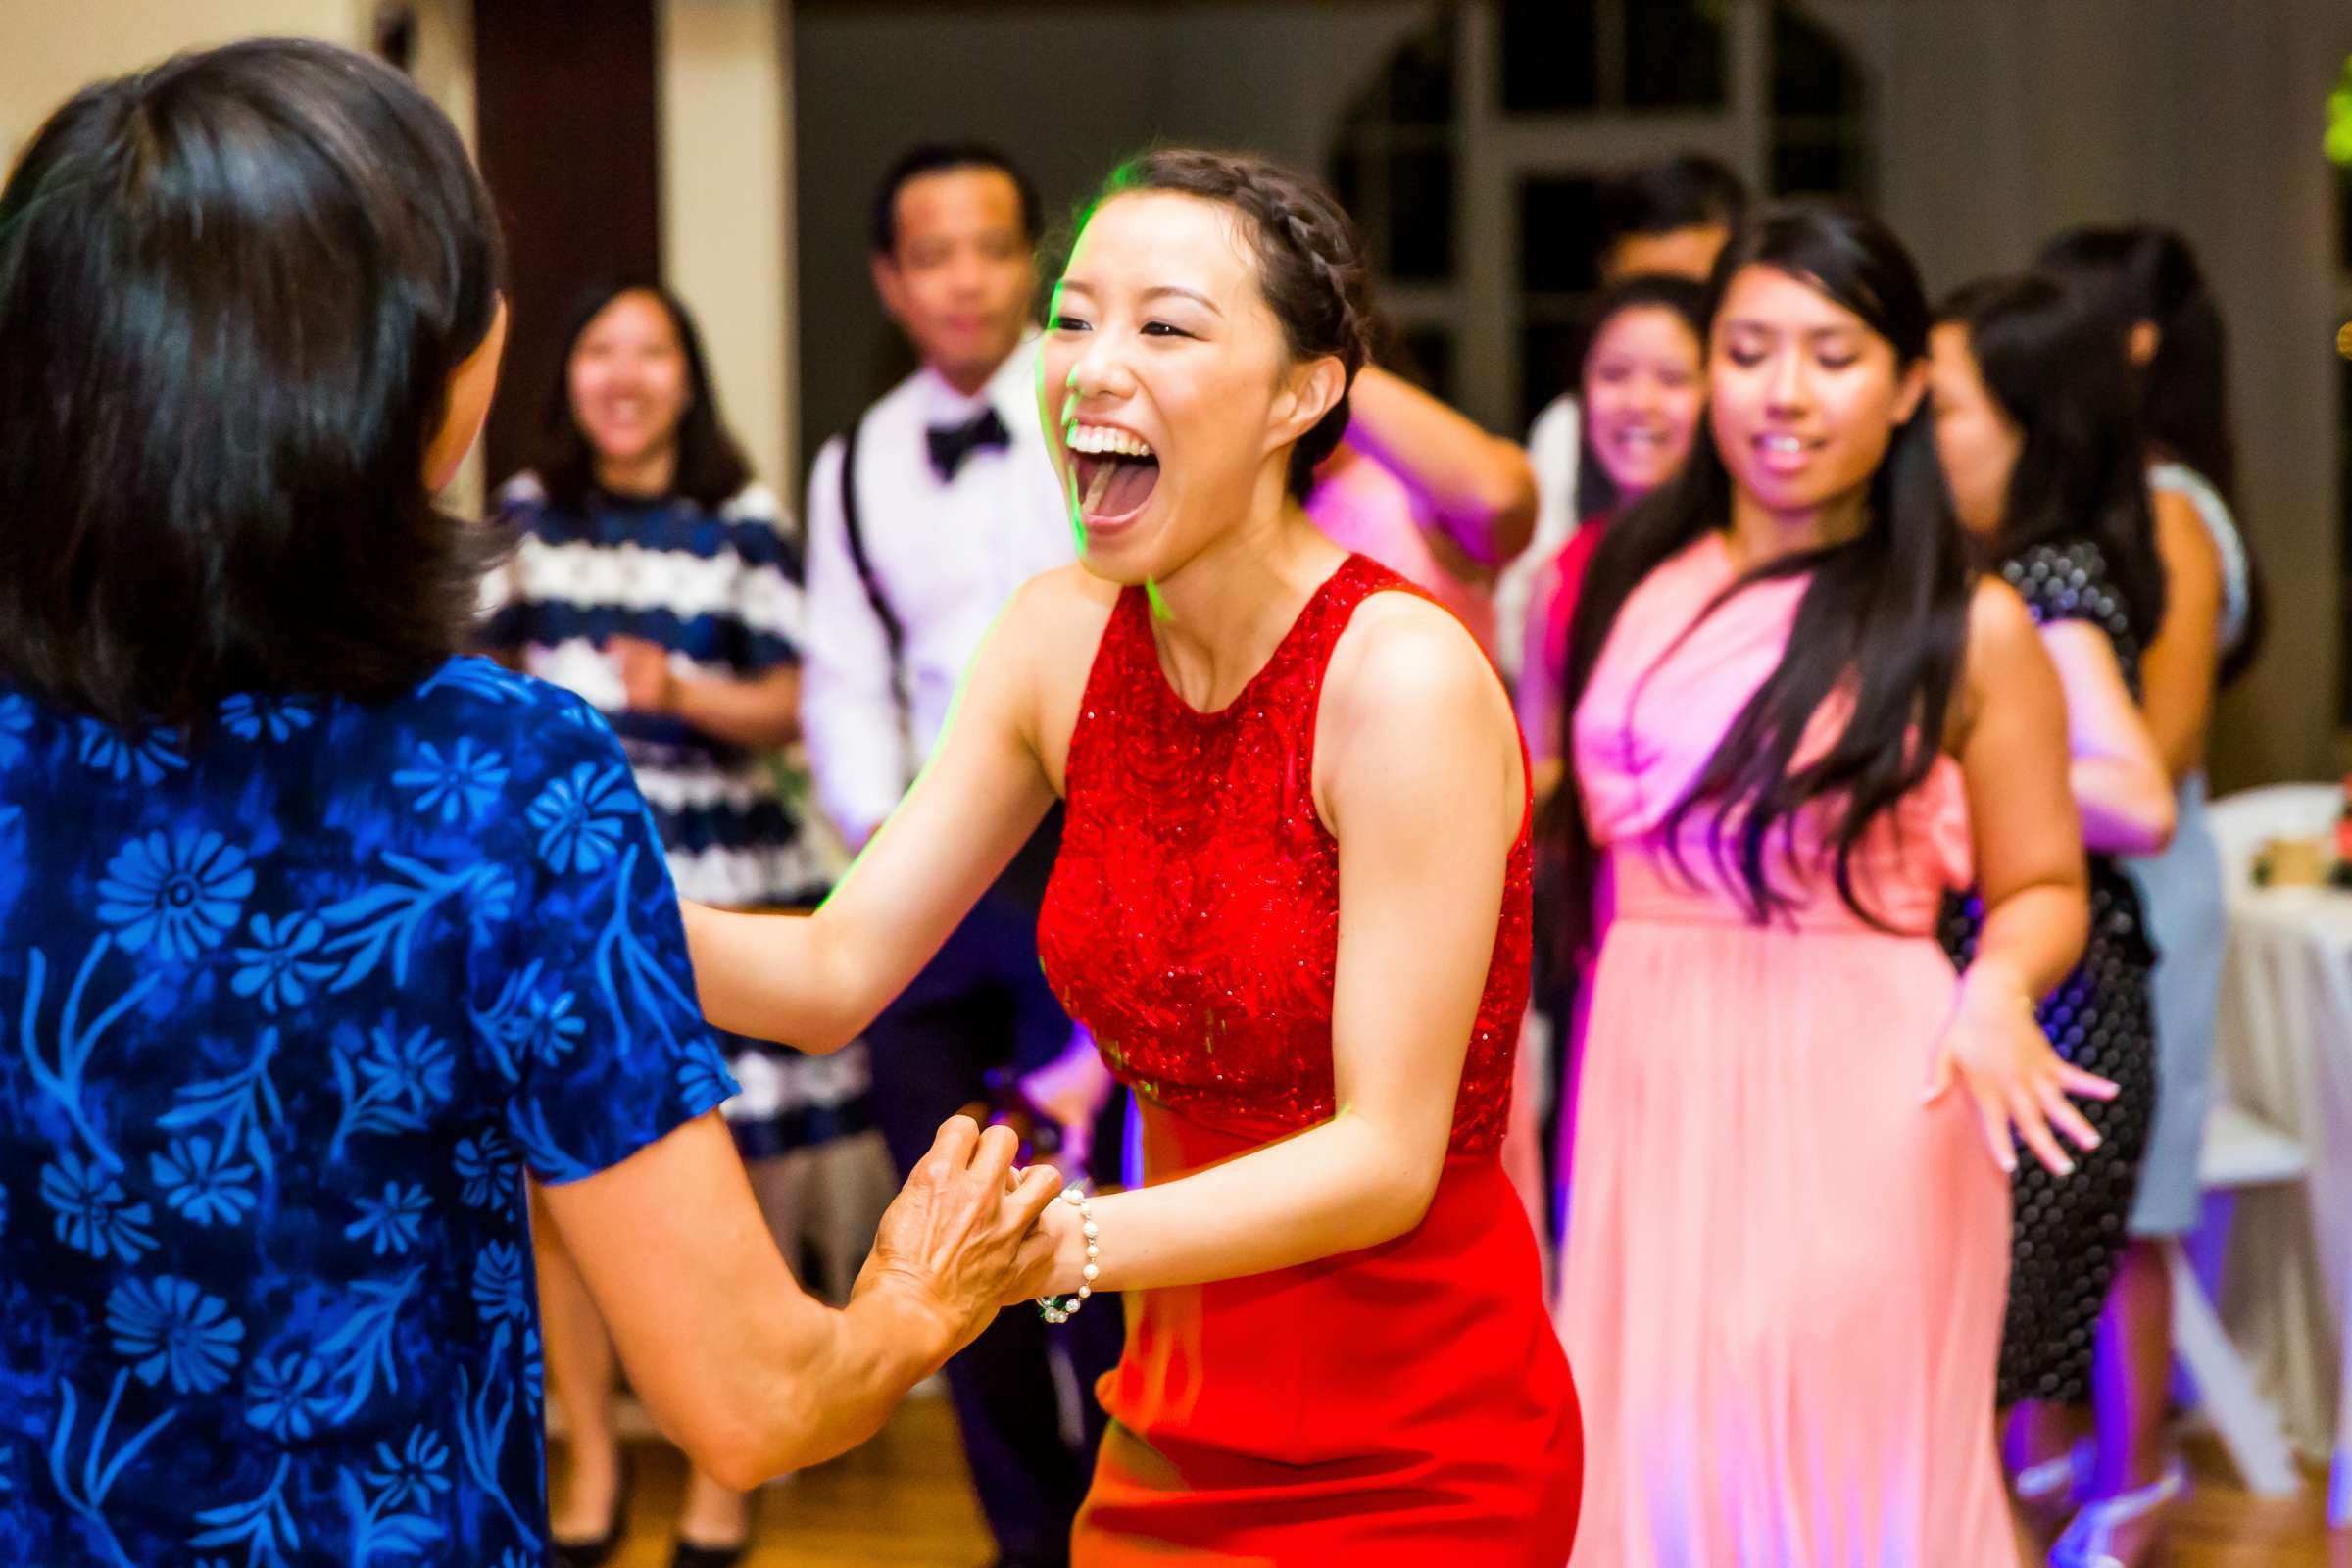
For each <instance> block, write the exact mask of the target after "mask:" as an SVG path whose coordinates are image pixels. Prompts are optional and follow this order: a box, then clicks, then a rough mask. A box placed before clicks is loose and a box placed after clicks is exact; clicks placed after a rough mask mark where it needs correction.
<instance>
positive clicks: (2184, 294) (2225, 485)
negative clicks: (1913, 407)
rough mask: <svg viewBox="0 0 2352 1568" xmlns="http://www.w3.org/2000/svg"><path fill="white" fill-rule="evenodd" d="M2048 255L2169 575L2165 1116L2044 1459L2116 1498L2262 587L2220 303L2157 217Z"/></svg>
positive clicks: (2148, 1374) (2075, 1488) (2154, 1428)
mask: <svg viewBox="0 0 2352 1568" xmlns="http://www.w3.org/2000/svg"><path fill="white" fill-rule="evenodd" d="M2040 265H2041V266H2042V267H2044V268H2046V269H2048V270H2051V271H2053V272H2055V273H2057V274H2058V275H2060V276H2063V277H2065V278H2067V279H2069V280H2070V281H2073V282H2076V283H2078V284H2080V285H2081V286H2082V287H2084V288H2086V289H2088V290H2089V291H2090V293H2091V295H2092V297H2093V299H2094V300H2095V301H2096V302H2097V303H2098V304H2099V305H2100V306H2101V307H2102V308H2103V310H2104V312H2105V314H2106V316H2107V318H2108V323H2109V328H2110V330H2111V331H2112V332H2113V333H2114V334H2115V335H2116V336H2117V337H2118V338H2120V339H2122V340H2123V343H2124V345H2125V351H2126V355H2127V357H2128V358H2129V360H2130V362H2131V367H2132V372H2133V379H2134V381H2135V382H2136V387H2135V390H2136V392H2137V394H2138V396H2137V402H2138V405H2139V414H2140V425H2141V430H2142V434H2143V435H2144V436H2145V437H2146V440H2147V459H2148V487H2149V489H2150V490H2152V491H2153V492H2154V498H2155V517H2156V548H2157V552H2158V554H2159V555H2160V556H2161V557H2162V558H2163V562H2164V578H2165V596H2164V598H2165V610H2164V619H2163V621H2162V622H2161V623H2160V624H2159V625H2158V626H2157V628H2156V633H2155V636H2154V637H2153V638H2152V639H2151V640H2150V641H2149V642H2148V645H2147V649H2146V652H2145V654H2144V656H2143V657H2142V659H2141V661H2140V668H2141V674H2142V682H2143V685H2144V688H2145V692H2144V696H2143V699H2142V705H2141V706H2142V709H2143V711H2145V712H2146V714H2147V719H2148V728H2149V730H2150V731H2151V732H2153V734H2154V736H2155V739H2156V745H2157V749H2158V750H2159V751H2160V752H2161V753H2162V754H2163V757H2164V760H2165V764H2166V766H2167V767H2168V768H2170V769H2171V771H2172V774H2173V777H2174V779H2175V780H2176V782H2177V785H2178V792H2179V812H2178V820H2177V822H2176V825H2175V827H2174V830H2173V842H2172V845H2171V846H2170V848H2168V849H2167V850H2166V851H2165V852H2164V854H2162V855H2161V856H2157V857H2153V858H2141V859H2134V860H2131V861H2130V862H2127V866H2128V869H2129V870H2130V872H2131V876H2132V879H2133V880H2134V881H2135V882H2136V883H2137V884H2138V886H2139V894H2140V901H2141V903H2142V904H2143V905H2144V906H2145V907H2146V910H2147V918H2148V928H2149V932H2150V935H2151V936H2152V937H2153V939H2154V941H2155V945H2156V976H2155V1003H2156V1116H2155V1120H2154V1122H2153V1124H2152V1125H2151V1126H2150V1128H2149V1130H2148V1151H2147V1156H2146V1158H2145V1159H2143V1160H2142V1161H2141V1163H2140V1178H2139V1196H2138V1198H2137V1200H2136V1201H2134V1203H2133V1205H2132V1210H2131V1244H2130V1245H2129V1246H2128V1247H2126V1248H2125V1250H2124V1255H2123V1260H2122V1262H2121V1264H2120V1265H2119V1266H2118V1268H2117V1271H2116V1281H2115V1287H2114V1289H2113V1290H2112V1291H2110V1292H2109V1293H2108V1298H2107V1316H2106V1319H2105V1322H2104V1325H2103V1327H2102V1335H2103V1339H2104V1343H2105V1344H2107V1345H2109V1346H2111V1347H2113V1348H2115V1349H2116V1350H2117V1351H2118V1353H2117V1354H2114V1355H2111V1356H2106V1357H2103V1358H2101V1359H2100V1361H2099V1362H2098V1363H2097V1364H2096V1365H2095V1366H2094V1368H2093V1370H2092V1379H2091V1398H2092V1402H2093V1403H2094V1404H2095V1405H2096V1406H2097V1408H2098V1410H2099V1419H2100V1433H2099V1441H2098V1444H2097V1446H2096V1447H2095V1449H2093V1448H2084V1449H2082V1450H2080V1452H2081V1459H2080V1461H2079V1462H2078V1461H2077V1460H2076V1459H2075V1458H2074V1457H2073V1456H2069V1457H2067V1458H2064V1459H2060V1460H2054V1461H2052V1462H2051V1463H2050V1464H2048V1465H2047V1466H2046V1467H2045V1469H2044V1474H2045V1475H2046V1476H2047V1477H2048V1481H2047V1482H2046V1483H2045V1484H2046V1486H2047V1488H2048V1491H2049V1493H2050V1495H2052V1497H2053V1498H2056V1499H2066V1498H2069V1497H2075V1498H2078V1499H2080V1500H2085V1501H2088V1502H2092V1503H2100V1502H2105V1503H2110V1504H2112V1503H2113V1502H2114V1500H2115V1499H2116V1498H2118V1497H2121V1496H2124V1495H2128V1494H2134V1493H2140V1492H2143V1491H2145V1489H2147V1488H2149V1487H2151V1486H2155V1485H2157V1484H2158V1483H2159V1482H2160V1481H2161V1480H2162V1478H2163V1476H2164V1474H2165V1472H2166V1469H2167V1467H2168V1461H2169V1460H2170V1458H2171V1457H2172V1455H2171V1453H2170V1450H2169V1448H2168V1440H2167V1437H2166V1427H2167V1419H2166V1418H2167V1416H2168V1414H2169V1404H2170V1398H2171V1393H2172V1388H2171V1384H2172V1343H2173V1299H2172V1277H2171V1274H2170V1272H2169V1269H2168V1267H2167V1264H2166V1261H2165V1256H2164V1251H2163V1249H2162V1247H2161V1245H2160V1244H2161V1243H2162V1241H2163V1240H2164V1239H2165V1238H2167V1237H2177V1236H2181V1235H2184V1234H2186V1233H2187V1232H2188V1231H2190V1230H2192V1229H2194V1228H2195V1226H2196V1224H2197V1221H2198V1218H2199V1216H2200V1213H2201V1211H2202V1208H2203V1198H2202V1194H2203V1188H2202V1185H2201V1184H2200V1182H2199V1181H2198V1179H2197V1158H2198V1152H2199V1150H2200V1148H2201V1147H2202V1145H2203V1141H2204V1133H2205V1118H2206V1113H2207V1111H2208V1110H2209V1108H2210V1107H2211V1105H2212V1098H2213V1097H2212V1092H2211V1079H2212V1075H2213V1052H2214V1026H2215V1019H2216V1014H2217V1013H2218V1012H2219V1010H2220V1007H2221V994H2222V952H2223V947H2224V943H2225V941H2226V938H2227V932H2226V929H2225V920H2226V915H2225V909H2224V901H2225V882H2224V876H2223V867H2222V854H2221V846H2220V844H2219V843H2218V842H2217V841H2216V839H2215V837H2214V832H2213V827H2212V824H2211V823H2210V822H2209V821H2208V820H2207V817H2206V809H2205V802H2206V789H2205V750H2206V737H2207V731H2208V727H2209V725H2210V723H2211V720H2212V717H2213V708H2214V701H2215V698H2216V696H2217V694H2218V693H2219V691H2220V690H2221V688H2223V687H2226V686H2228V685H2229V683H2230V682H2231V681H2233V680H2235V679H2236V678H2237V677H2238V676H2239V675H2241V674H2243V673H2244V672H2245V670H2246V668H2247V666H2248V665H2250V664H2251V663H2252V662H2253V661H2254V657H2255V655H2256V654H2257V653H2258V652H2259V651H2260V649H2261V646H2262V634H2263V621H2264V614H2263V592H2262V578H2261V575H2260V573H2259V572H2258V571H2257V570H2256V564H2255V561H2254V558H2253V555H2252V553H2251V551H2250V550H2249V549H2248V548H2247V545H2246V542H2245V540H2244V538H2243V537H2242V536H2241V535H2240V533H2239V531H2238V527H2237V523H2236V519H2235V518H2234V516H2233V515H2232V514H2231V510H2230V504H2229V496H2230V494H2231V493H2232V492H2233V490H2234V487H2235V479H2236V468H2237V461H2236V457H2237V455H2236V447H2235V442H2234V441H2233V439H2232V433H2231V428H2230V420H2229V386H2228V380H2229V378H2228V375H2227V373H2226V370H2225V364H2226V360H2227V354H2226V344H2225V341H2224V331H2223V322H2222V314H2221V309H2220V306H2219V305H2218V303H2217V302H2216V301H2215V299H2214V297H2213V294H2212V291H2211V290H2210V289H2209V288H2207V286H2206V283H2205V277H2204V273H2203V270H2201V269H2200V268H2199V267H2198V266H2197V261H2196V257H2195V254H2194V253H2193V252H2191V251H2190V249H2189V247H2188V243H2187V242H2186V241H2185V240H2183V239H2182V238H2181V237H2180V235H2179V234H2178V233H2176V232H2174V231H2173V230H2171V229H2169V228H2163V227H2159V226H2157V225H2155V224H2152V223H2132V224H2126V225H2123V226H2121V227H2114V228H2083V229H2076V230H2073V231H2071V232H2069V233H2065V234H2061V235H2060V236H2058V237H2057V238H2056V239H2054V240H2052V241H2051V242H2050V243H2049V244H2048V245H2047V246H2045V247H2044V248H2043V250H2042V253H2041V259H2040ZM2118 1450H2121V1451H2120V1452H2119V1451H2118ZM2094 1459H2095V1465H2094V1464H2093V1460H2094ZM2094 1468H2095V1470H2096V1471H2097V1474H2096V1475H2095V1476H2094V1475H2093V1474H2092V1471H2093V1469H2094ZM2161 1522H2162V1521H2161V1513H2160V1512H2158V1513H2148V1514H2143V1515H2141V1516H2140V1517H2139V1518H2138V1519H2136V1520H2131V1521H2123V1522H2119V1523H2118V1524H2117V1526H2116V1528H2115V1532H2114V1534H2115V1539H2116V1543H2117V1548H2116V1549H2117V1555H2118V1556H2119V1558H2121V1559H2123V1560H2125V1561H2127V1562H2129V1561H2132V1560H2135V1552H2136V1551H2137V1550H2139V1549H2140V1548H2143V1547H2153V1545H2154V1544H2155V1538H2156V1536H2157V1534H2158V1530H2159V1528H2160V1526H2161Z"/></svg>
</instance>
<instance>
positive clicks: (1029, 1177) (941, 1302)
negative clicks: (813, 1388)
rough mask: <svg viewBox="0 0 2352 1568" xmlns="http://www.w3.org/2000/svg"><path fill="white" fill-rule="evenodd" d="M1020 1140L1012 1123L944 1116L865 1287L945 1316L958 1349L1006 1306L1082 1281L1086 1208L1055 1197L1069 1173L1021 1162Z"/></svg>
mask: <svg viewBox="0 0 2352 1568" xmlns="http://www.w3.org/2000/svg"><path fill="white" fill-rule="evenodd" d="M1019 1147H1020V1140H1019V1137H1018V1136H1017V1135H1016V1134H1015V1133H1014V1132H1013V1130H1012V1129H1011V1128H1009V1127H1002V1126H999V1127H991V1128H989V1129H988V1130H987V1131H985V1132H983V1131H982V1130H981V1129H980V1126H979V1124H978V1123H977V1122H975V1121H973V1120H972V1118H970V1117H969V1116H952V1117H950V1118H949V1119H948V1120H947V1121H946V1122H945V1123H943V1124H942V1125H941V1127H940V1129H939V1134H938V1136H937V1137H936V1138H934V1139H933V1140H932V1143H931V1149H930V1152H928V1153H926V1154H925V1155H924V1156H923V1157H922V1159H921V1160H920V1161H919V1162H918V1163H917V1164H916V1166H915V1168H914V1172H913V1174H912V1175H910V1176H908V1177H907V1185H906V1186H905V1187H904V1188H902V1189H901V1190H900V1192H899V1196H898V1197H897V1198H896V1199H894V1200H893V1201H892V1202H891V1205H890V1207H889V1209H888V1210H887V1211H885V1212H884V1214H883V1216H882V1223H881V1227H880V1229H879V1231H878V1232H877V1233H876V1235H875V1238H874V1247H873V1250H872V1251H871V1252H869V1253H868V1254H867V1255H866V1260H865V1266H864V1267H863V1268H862V1269H860V1270H858V1285H857V1293H856V1294H858V1295H860V1296H862V1295H864V1294H866V1293H867V1292H869V1291H894V1292H898V1293H901V1294H902V1295H903V1296H904V1297H905V1299H907V1300H909V1301H910V1302H912V1303H914V1304H915V1305H917V1306H918V1307H919V1308H921V1309H922V1310H923V1311H924V1313H925V1314H926V1315H927V1316H929V1317H930V1318H931V1319H932V1321H933V1322H934V1323H936V1324H937V1325H938V1326H939V1328H940V1329H941V1331H942V1334H943V1337H944V1339H945V1341H946V1343H947V1346H948V1350H947V1353H948V1354H953V1353H955V1351H956V1350H959V1349H961V1348H963V1347H965V1346H966V1345H969V1344H970V1343H971V1342H972V1341H973V1340H974V1339H975V1338H977V1337H978V1336H979V1334H980V1331H981V1330H982V1329H984V1328H986V1327H987V1326H988V1324H989V1321H990V1320H991V1319H992V1318H994V1317H995V1316H996V1314H997V1312H998V1310H999V1309H1000V1308H1002V1307H1005V1306H1009V1305H1012V1304H1013V1303H1015V1302H1019V1301H1023V1300H1028V1299H1033V1298H1035V1297H1039V1296H1043V1295H1045V1294H1047V1293H1048V1292H1050V1291H1062V1290H1075V1289H1076V1288H1077V1283H1078V1280H1079V1278H1080V1270H1081V1269H1082V1268H1083V1266H1084V1264H1085V1261H1086V1256H1085V1242H1084V1239H1083V1238H1082V1237H1080V1236H1079V1234H1078V1230H1077V1216H1076V1211H1075V1210H1073V1209H1071V1208H1070V1207H1069V1205H1068V1204H1066V1203H1055V1202H1054V1198H1055V1197H1056V1195H1058V1194H1059V1193H1060V1192H1061V1189H1062V1177H1061V1173H1060V1172H1059V1171H1057V1170H1055V1169H1054V1167H1053V1166H1051V1165H1031V1166H1028V1167H1027V1168H1026V1169H1022V1168H1018V1167H1016V1166H1015V1165H1014V1164H1013V1158H1014V1156H1015V1154H1016V1153H1017V1152H1018V1151H1019ZM942 1359H945V1357H944V1356H943V1357H942Z"/></svg>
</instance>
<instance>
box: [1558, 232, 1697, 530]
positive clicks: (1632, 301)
mask: <svg viewBox="0 0 2352 1568" xmlns="http://www.w3.org/2000/svg"><path fill="white" fill-rule="evenodd" d="M1641 310H1652V311H1665V312H1667V313H1668V314H1669V315H1671V316H1674V317H1676V318H1678V319H1680V320H1681V321H1682V323H1683V324H1684V325H1685V326H1688V327H1689V328H1690V329H1691V336H1692V337H1693V338H1695V339H1697V340H1698V348H1699V361H1700V365H1699V374H1700V375H1702V376H1703V375H1705V374H1706V365H1705V361H1706V348H1707V317H1706V311H1707V291H1706V288H1705V286H1704V285H1703V284H1699V283H1693V282H1692V281H1691V279H1689V278H1687V277H1676V276H1673V275H1671V274H1669V273H1663V272H1643V273H1638V274H1637V275H1635V276H1633V277H1629V278H1625V279H1622V280H1621V281H1619V282H1618V283H1616V284H1615V285H1613V286H1612V287H1609V288H1606V289H1603V290H1601V292H1600V296H1599V298H1597V299H1596V300H1594V301H1593V310H1592V314H1591V315H1590V316H1588V317H1587V318H1586V321H1585V351H1584V353H1582V354H1580V355H1579V356H1577V364H1576V388H1577V392H1578V394H1579V396H1582V395H1583V393H1584V387H1585V377H1586V376H1587V375H1588V374H1590V373H1591V371H1592V368H1593V349H1594V348H1596V347H1597V346H1598V345H1599V343H1600V338H1601V334H1602V333H1603V332H1606V331H1607V330H1608V329H1609V323H1610V322H1611V321H1613V320H1615V319H1617V318H1618V317H1620V316H1623V315H1624V314H1625V313H1626V312H1628V311H1641ZM1587 412H1588V415H1589V414H1590V411H1589V410H1588V411H1587ZM1578 424H1579V432H1578V436H1577V457H1576V515H1577V517H1578V519H1579V520H1580V521H1581V520H1582V519H1584V518H1586V517H1595V516H1602V515H1608V514H1611V513H1614V512H1615V511H1616V510H1617V508H1618V506H1619V504H1620V503H1621V502H1622V501H1623V500H1624V497H1623V496H1621V495H1619V494H1618V492H1617V481H1616V480H1615V479H1612V478H1610V477H1609V470H1608V469H1607V468H1605V467H1603V466H1601V462H1600V454H1599V453H1597V452H1595V451H1594V450H1593V421H1592V419H1591V418H1590V417H1586V418H1584V419H1581V420H1579V421H1578Z"/></svg>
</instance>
